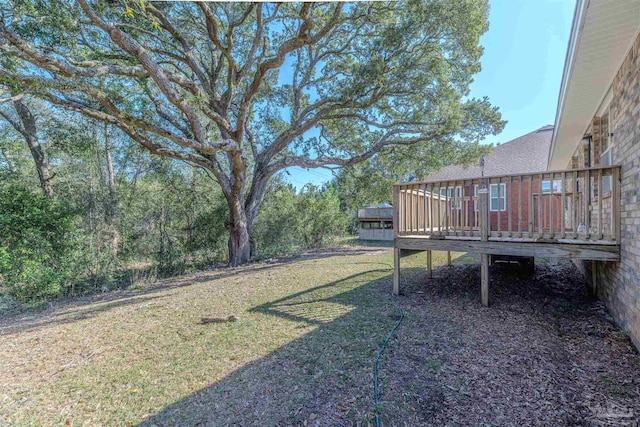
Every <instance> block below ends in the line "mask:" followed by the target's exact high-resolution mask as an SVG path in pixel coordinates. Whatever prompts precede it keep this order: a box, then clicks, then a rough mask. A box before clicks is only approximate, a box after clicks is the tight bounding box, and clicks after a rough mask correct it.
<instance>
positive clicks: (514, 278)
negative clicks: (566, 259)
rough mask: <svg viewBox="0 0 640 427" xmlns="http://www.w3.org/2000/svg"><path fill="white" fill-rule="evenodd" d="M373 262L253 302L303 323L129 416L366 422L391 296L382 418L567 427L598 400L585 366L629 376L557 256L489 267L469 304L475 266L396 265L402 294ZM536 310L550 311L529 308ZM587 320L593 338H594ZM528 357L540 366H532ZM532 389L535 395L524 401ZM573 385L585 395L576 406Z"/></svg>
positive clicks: (183, 422) (199, 421)
mask: <svg viewBox="0 0 640 427" xmlns="http://www.w3.org/2000/svg"><path fill="white" fill-rule="evenodd" d="M558 269H560V270H562V271H559V270H558ZM563 269H564V270H563ZM565 270H566V271H565ZM384 271H388V270H374V271H370V272H365V273H359V274H355V275H352V276H350V277H347V278H344V279H341V280H338V281H335V282H332V283H328V284H324V285H320V286H317V287H314V288H312V289H309V290H305V291H302V292H297V293H294V294H291V295H289V296H287V297H284V298H279V299H276V300H274V301H271V302H269V303H266V304H262V305H259V306H257V307H254V308H253V309H252V310H251V312H253V313H260V314H264V315H266V316H268V317H270V318H272V320H271V321H273V322H285V323H290V324H293V325H295V326H294V328H300V329H304V330H305V331H308V332H306V333H305V334H304V335H302V336H299V337H298V338H296V339H295V340H293V341H291V342H289V343H288V344H285V345H283V346H281V347H279V348H278V349H277V350H275V351H273V352H272V353H269V354H268V355H266V356H264V357H262V358H260V359H258V360H255V361H253V362H250V363H248V364H246V365H244V366H243V367H241V368H239V369H237V370H235V371H233V372H232V373H231V374H229V375H228V376H226V377H224V378H222V379H220V380H218V381H216V382H213V383H212V384H211V385H209V386H208V387H206V388H203V389H201V390H199V391H197V392H195V393H193V394H191V395H188V396H186V397H184V398H183V399H182V400H179V401H177V402H175V403H173V404H171V405H169V406H166V407H165V408H163V409H162V410H161V411H160V412H158V413H156V414H155V415H152V416H150V417H148V418H146V419H145V420H143V421H142V422H141V423H140V424H139V426H141V427H142V426H144V427H151V426H191V425H200V426H298V425H300V426H366V425H371V421H372V410H373V394H372V393H373V383H372V366H373V360H374V357H375V354H376V352H377V350H378V348H379V345H380V343H381V340H382V339H383V337H384V336H385V335H386V333H387V332H388V330H389V329H390V328H391V327H392V326H393V325H394V324H395V322H396V319H397V312H396V304H400V305H401V306H402V308H403V310H404V311H405V314H406V319H405V321H404V324H403V325H402V326H401V327H400V329H399V330H398V332H397V334H396V335H395V336H394V338H393V339H392V341H391V342H390V345H389V348H388V349H387V351H386V353H385V356H384V357H383V361H382V365H381V390H380V391H381V398H382V402H383V406H382V415H381V417H382V421H383V425H386V426H390V425H415V426H426V425H449V424H451V423H453V424H455V425H478V424H482V423H485V424H486V423H488V424H493V425H507V424H508V425H517V424H520V425H526V424H527V423H528V422H532V420H535V422H534V423H535V424H539V425H575V423H578V424H580V422H583V421H584V422H587V421H588V420H589V419H591V418H589V417H592V418H593V416H594V415H593V412H589V411H590V406H589V405H595V404H600V403H601V402H600V401H598V400H597V396H603V393H601V392H602V388H601V386H600V385H598V384H597V383H596V384H594V383H593V381H592V374H594V372H603V370H607V376H608V377H609V378H615V376H616V375H618V374H619V375H622V374H623V373H624V375H622V376H623V377H624V376H625V375H626V376H629V375H632V376H634V377H637V378H640V372H639V371H640V370H639V369H637V367H636V369H635V370H633V368H632V366H633V362H632V361H631V362H629V360H631V359H633V358H634V357H635V359H634V360H637V359H638V357H637V355H635V356H633V355H631V356H629V355H627V356H625V358H624V359H620V360H619V361H615V362H614V361H612V360H611V358H610V357H609V356H608V353H607V352H608V351H612V350H611V349H612V348H615V349H616V351H623V352H624V351H627V350H624V347H623V346H622V345H621V344H620V343H615V342H614V343H611V342H610V341H608V340H609V339H610V334H609V335H607V332H606V331H607V330H608V328H610V324H609V323H608V321H607V320H606V319H605V318H604V317H602V316H599V315H597V314H596V315H595V316H594V312H593V310H592V309H593V303H594V302H593V300H592V299H590V298H589V297H588V295H587V294H586V290H585V283H584V280H582V279H580V278H579V276H577V275H576V274H575V273H576V272H575V271H574V270H571V266H568V265H567V264H565V265H561V266H560V267H556V266H554V265H550V266H541V267H540V268H539V269H538V271H537V273H536V275H534V276H532V275H529V274H523V273H522V272H520V271H518V270H517V269H513V268H509V267H506V268H504V267H491V274H492V297H493V298H494V305H493V307H492V308H490V309H486V308H482V307H481V306H480V303H479V287H480V286H479V266H477V265H471V264H461V265H454V266H453V267H447V266H442V267H438V268H435V269H434V278H433V279H427V278H426V275H425V272H424V270H423V269H416V268H403V270H402V276H403V282H404V283H403V291H404V296H400V297H393V296H392V295H391V293H390V290H391V280H392V279H391V275H390V274H389V275H384V276H383V277H379V276H380V273H382V272H384ZM376 275H377V277H376ZM372 276H373V277H372ZM567 306H572V307H573V308H571V309H569V310H565V308H566V307H567ZM541 312H542V313H543V314H545V315H547V316H548V317H549V318H548V319H547V318H546V317H545V316H537V315H536V313H541ZM558 325H560V326H559V327H558ZM230 327H233V326H230ZM274 327H277V326H275V324H274ZM559 328H560V329H559ZM563 328H564V330H563ZM585 328H586V329H585ZM593 330H598V331H604V332H603V334H604V335H602V336H599V335H592V334H591V332H592V331H593ZM585 331H588V332H585ZM247 345H251V343H247ZM612 346H613V347H612ZM575 349H579V350H580V351H582V352H583V353H586V352H589V357H590V360H589V365H582V368H581V369H583V370H581V371H576V370H575V369H574V368H575V366H576V365H575V364H576V361H577V363H580V360H581V359H579V358H578V359H575V360H574V359H573V358H572V357H573V356H572V354H573V353H572V351H574V350H575ZM621 349H622V350H621ZM500 355H503V356H500ZM513 358H516V359H517V360H518V363H517V364H515V365H514V364H513V360H514V359H513ZM531 366H536V367H538V368H537V370H535V371H534V373H532V368H531ZM630 367H631V368H630ZM516 371H517V372H516ZM592 371H593V372H592ZM465 387H466V388H465ZM550 390H551V391H550ZM576 390H578V391H576ZM625 390H626V389H625ZM605 391H606V390H605ZM541 392H544V393H547V394H546V395H545V399H546V400H539V399H536V398H535V396H537V395H538V394H540V393H541ZM512 393H515V394H512ZM581 393H584V394H587V395H589V396H596V398H594V399H592V400H593V402H586V401H584V398H583V397H582V396H583V394H581ZM598 393H600V394H598ZM567 399H569V400H567ZM572 399H574V400H572ZM601 400H602V399H601ZM633 401H634V396H632V395H628V396H623V398H620V399H618V402H621V404H623V405H626V406H625V407H627V408H628V407H630V406H629V405H633V403H632V402H633ZM478 405H480V409H478ZM549 405H551V406H549ZM545 417H546V418H545ZM506 420H509V422H508V423H506V424H505V421H506ZM580 425H581V424H580Z"/></svg>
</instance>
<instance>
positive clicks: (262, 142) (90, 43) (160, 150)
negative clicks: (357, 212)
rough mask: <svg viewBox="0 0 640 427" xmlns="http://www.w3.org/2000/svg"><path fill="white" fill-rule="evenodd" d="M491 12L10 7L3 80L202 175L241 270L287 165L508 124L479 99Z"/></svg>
mask: <svg viewBox="0 0 640 427" xmlns="http://www.w3.org/2000/svg"><path fill="white" fill-rule="evenodd" d="M487 9H488V6H487V2H486V1H481V0H458V1H449V0H429V1H425V0H411V1H391V2H371V3H368V2H357V3H280V4H267V3H257V4H250V3H188V2H175V3H170V2H152V1H149V0H145V1H134V0H128V1H125V0H121V1H119V0H46V1H45V0H10V1H9V2H8V3H4V2H3V3H2V5H1V6H0V14H1V15H0V52H1V53H2V56H3V58H2V60H1V61H2V62H1V67H0V84H2V85H4V86H6V87H7V88H8V90H10V91H11V93H29V94H31V95H33V96H36V97H40V98H42V99H44V100H46V101H48V102H51V103H53V104H55V105H57V106H61V107H64V108H67V109H69V110H73V111H76V112H78V113H81V114H84V115H86V116H89V117H91V118H93V119H96V120H100V121H103V122H106V123H108V124H111V125H113V126H116V127H118V128H120V129H121V130H122V131H124V132H125V133H126V134H127V135H129V136H130V137H131V138H132V139H133V140H135V141H137V142H138V143H140V144H141V145H142V146H144V147H145V148H146V149H148V150H149V151H150V152H151V153H153V154H156V155H160V156H167V157H171V158H174V159H179V160H182V161H185V162H188V163H191V164H193V165H195V166H197V167H201V168H204V169H206V170H207V171H208V172H209V173H210V174H211V175H212V176H213V177H214V179H215V181H216V182H217V183H218V184H219V185H220V187H221V189H222V192H223V193H224V195H225V198H226V200H227V202H228V206H229V214H228V220H227V222H226V226H227V228H228V230H229V262H230V264H231V265H237V264H240V263H243V262H246V261H248V260H249V259H250V258H251V256H252V255H253V251H254V245H253V240H252V238H251V234H252V227H253V223H254V220H255V218H256V214H257V211H258V209H259V207H260V204H261V202H262V200H263V197H264V194H265V190H266V187H267V183H268V181H269V179H270V178H271V177H272V176H273V175H274V174H276V173H278V172H279V171H282V170H283V169H286V168H289V167H292V166H300V167H304V168H317V167H346V166H351V165H354V164H357V163H359V162H362V161H365V160H368V159H371V158H372V157H374V156H386V155H390V154H395V155H399V157H398V158H402V157H403V156H405V157H406V156H411V157H412V158H414V159H415V158H420V156H421V155H423V154H424V153H426V152H430V153H433V150H446V149H447V147H449V146H451V147H453V146H455V147H461V146H464V145H465V144H471V143H474V142H477V141H478V140H479V139H480V138H482V137H483V136H484V135H486V134H488V133H495V132H497V131H499V130H500V129H501V127H502V125H503V123H502V122H501V120H500V115H499V113H498V111H497V109H496V108H494V107H492V106H491V105H490V104H489V102H488V101H487V100H486V99H469V97H468V95H469V85H470V83H471V81H472V77H473V75H474V74H475V73H477V72H478V71H479V70H480V63H479V60H480V56H481V54H482V48H481V47H480V45H479V37H480V35H481V34H482V33H484V32H485V31H486V29H487V25H488V24H487ZM425 159H426V157H425Z"/></svg>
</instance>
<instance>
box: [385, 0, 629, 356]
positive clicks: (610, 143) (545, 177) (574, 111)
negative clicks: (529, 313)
mask: <svg viewBox="0 0 640 427" xmlns="http://www.w3.org/2000/svg"><path fill="white" fill-rule="evenodd" d="M639 31H640V0H616V1H611V0H578V1H577V4H576V11H575V14H574V20H573V26H572V31H571V37H570V41H569V46H568V50H567V56H566V61H565V66H564V71H563V75H562V84H561V89H560V95H559V100H558V106H557V112H556V120H555V123H554V126H553V127H551V126H545V127H543V128H540V129H538V130H536V131H533V132H531V133H529V134H527V135H524V136H522V137H520V138H517V139H515V140H513V141H509V142H508V143H505V144H502V145H500V146H498V147H496V148H495V149H494V150H493V152H492V153H491V154H490V155H488V156H487V157H486V158H485V159H484V166H480V165H473V166H471V167H468V168H465V167H463V166H460V165H454V166H449V167H447V168H444V169H443V170H441V171H440V172H438V173H437V174H434V175H432V176H429V177H427V179H426V180H424V181H414V182H407V183H398V184H396V185H395V186H394V195H393V207H394V211H393V215H394V217H393V230H394V276H393V292H394V294H396V295H397V294H399V293H400V284H401V280H400V275H401V258H402V257H403V256H404V255H408V254H412V253H415V252H426V254H427V257H426V259H427V272H428V275H430V274H431V271H432V270H431V260H432V257H431V252H432V251H434V250H439V251H459V252H471V253H478V254H479V255H480V267H481V274H480V297H481V302H482V304H483V305H485V306H488V305H489V304H490V289H489V284H490V277H489V274H490V271H489V263H490V260H491V259H493V258H494V257H496V256H498V257H506V258H513V257H515V258H522V257H529V258H530V257H545V258H549V257H558V258H566V259H571V260H573V261H574V262H575V263H576V265H577V266H578V267H579V269H580V270H581V271H582V272H583V273H584V274H585V275H586V277H587V279H588V282H589V283H590V285H591V286H592V289H593V291H594V292H595V293H596V294H597V295H598V296H599V297H600V298H602V299H603V300H604V301H605V303H606V305H607V307H608V308H609V310H610V311H611V313H612V314H613V316H614V318H615V319H616V321H617V322H618V323H619V325H620V326H621V327H622V328H623V329H625V330H627V331H628V332H629V334H630V336H631V339H632V340H633V342H634V343H635V345H636V346H637V347H638V348H640V126H639V124H640V122H639V119H640V37H639ZM545 157H546V159H545Z"/></svg>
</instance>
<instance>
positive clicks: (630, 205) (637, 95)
mask: <svg viewBox="0 0 640 427" xmlns="http://www.w3.org/2000/svg"><path fill="white" fill-rule="evenodd" d="M609 111H610V129H611V132H612V134H613V137H612V143H613V152H612V154H613V158H612V159H613V163H614V164H619V165H621V236H620V237H621V240H620V244H621V246H620V262H580V263H578V267H579V268H580V269H581V271H583V273H585V275H586V276H587V278H588V280H589V281H590V282H591V280H592V279H593V274H594V269H595V275H596V279H597V280H596V281H597V294H598V297H599V298H601V299H602V300H603V301H604V302H605V304H606V306H607V307H608V309H609V311H610V312H611V314H612V315H613V317H614V319H615V320H616V322H617V323H618V324H619V325H620V326H621V327H622V328H623V329H624V330H625V331H627V332H628V333H629V334H630V336H631V339H632V341H633V342H634V344H635V345H636V347H637V348H640V128H639V124H640V37H638V38H637V39H636V41H635V43H634V45H633V46H632V48H631V50H630V52H629V53H628V55H627V57H626V58H625V60H624V62H623V63H622V65H621V67H620V69H619V70H618V72H617V74H616V76H615V78H614V80H613V85H612V99H611V104H610V109H609ZM598 125H599V118H597V117H596V118H594V120H593V122H592V124H591V127H592V130H595V126H598ZM592 133H593V134H594V136H595V135H597V134H599V132H597V131H595V132H592ZM595 139H596V138H594V140H593V142H592V153H591V154H592V157H591V159H592V163H593V165H597V164H598V163H599V154H600V150H599V149H598V143H599V141H597V142H596V141H595ZM587 154H588V153H586V152H585V149H584V147H583V146H582V144H581V146H580V147H578V149H577V150H576V153H575V154H574V157H573V159H572V162H571V163H570V165H569V166H574V167H575V166H576V165H578V166H583V165H584V162H585V161H586V158H587ZM603 202H604V203H608V204H609V205H610V204H611V203H612V200H611V198H610V197H609V198H606V197H605V199H603ZM603 220H604V218H603Z"/></svg>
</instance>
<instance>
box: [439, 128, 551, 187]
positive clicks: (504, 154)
mask: <svg viewBox="0 0 640 427" xmlns="http://www.w3.org/2000/svg"><path fill="white" fill-rule="evenodd" d="M552 135H553V126H552V125H547V126H543V127H541V128H540V129H536V130H534V131H533V132H529V133H528V134H526V135H523V136H521V137H519V138H516V139H513V140H511V141H509V142H505V143H504V144H500V145H498V146H496V147H494V148H493V151H492V152H491V153H489V154H488V155H486V156H485V157H484V176H500V175H517V174H521V173H531V172H544V171H546V170H547V161H548V159H549V149H550V147H551V137H552ZM482 175H483V174H482V168H481V167H480V165H479V164H478V163H476V164H473V165H469V166H468V167H465V166H463V165H450V166H445V167H444V168H442V169H440V170H439V171H438V172H436V173H434V174H431V175H429V176H428V177H427V180H429V181H441V180H448V179H451V180H453V179H468V178H479V177H480V176H482Z"/></svg>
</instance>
